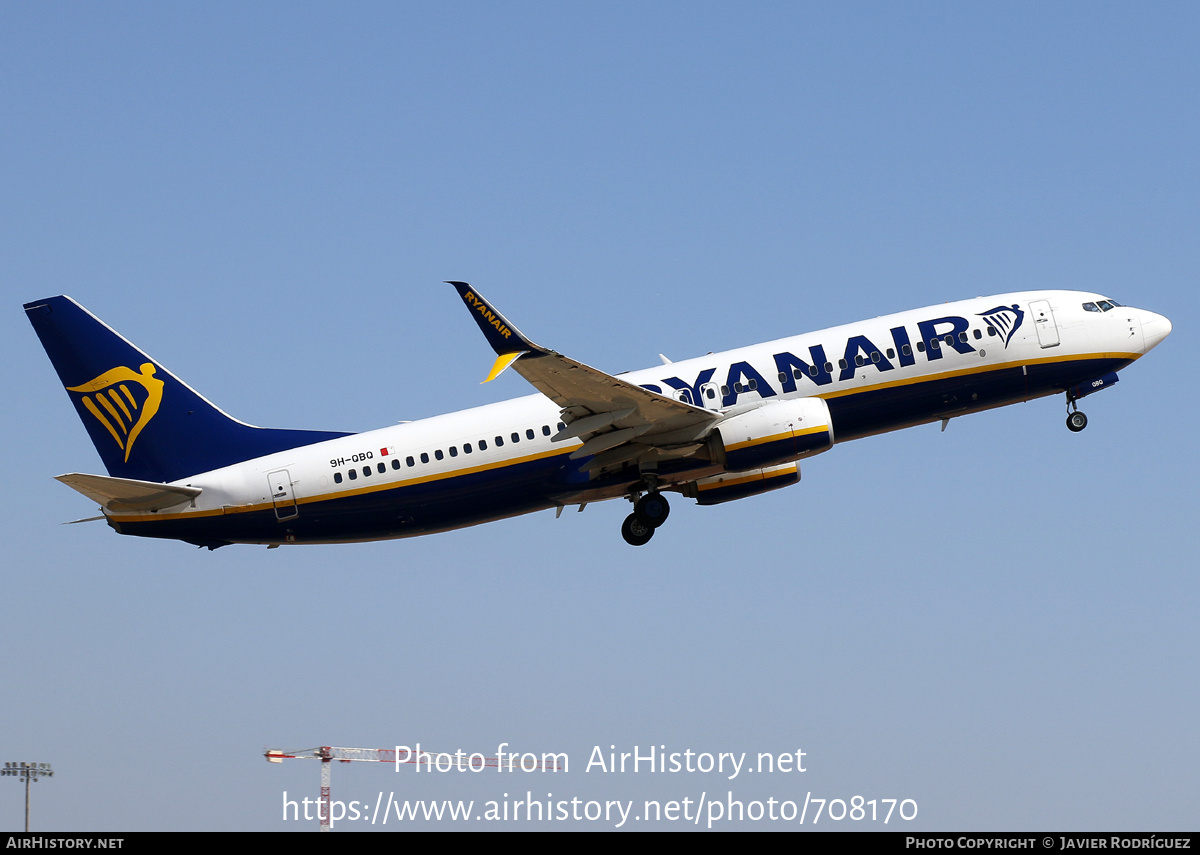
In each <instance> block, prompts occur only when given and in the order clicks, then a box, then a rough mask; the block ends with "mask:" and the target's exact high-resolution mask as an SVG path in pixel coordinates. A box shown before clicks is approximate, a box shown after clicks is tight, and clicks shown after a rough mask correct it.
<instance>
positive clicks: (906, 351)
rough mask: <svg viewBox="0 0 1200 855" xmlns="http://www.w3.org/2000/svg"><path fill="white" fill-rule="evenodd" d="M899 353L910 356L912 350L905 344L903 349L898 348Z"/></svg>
mask: <svg viewBox="0 0 1200 855" xmlns="http://www.w3.org/2000/svg"><path fill="white" fill-rule="evenodd" d="M900 352H901V353H903V354H904V355H905V356H912V348H911V347H909V346H908V345H907V344H906V345H904V347H902V348H900Z"/></svg>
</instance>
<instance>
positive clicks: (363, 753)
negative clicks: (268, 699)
mask: <svg viewBox="0 0 1200 855" xmlns="http://www.w3.org/2000/svg"><path fill="white" fill-rule="evenodd" d="M501 748H503V746H501ZM398 755H399V757H398ZM263 756H264V757H266V758H267V762H268V763H282V762H283V761H284V760H320V761H321V801H320V803H319V805H318V808H317V815H318V816H319V817H320V820H321V831H329V830H330V827H331V826H330V822H329V818H330V806H331V802H330V797H329V777H330V776H329V764H330V763H332V762H333V761H334V760H337V761H338V762H339V763H392V764H394V765H395V766H397V767H398V766H399V765H400V764H401V763H404V764H407V765H410V766H418V765H420V764H421V763H425V764H427V765H429V767H430V768H436V769H437V770H438V771H439V772H442V771H444V772H449V771H451V770H453V769H458V770H459V771H460V772H465V771H473V772H477V771H479V770H480V769H508V770H509V771H510V772H511V771H516V770H520V771H523V772H537V771H542V772H557V771H559V768H558V763H557V762H550V763H547V762H544V761H541V762H537V763H536V764H532V765H531V764H528V763H524V762H522V756H521V755H519V754H516V753H512V754H503V755H502V757H483V756H481V755H479V754H464V753H463V752H462V751H456V752H455V753H454V754H447V753H446V752H444V751H442V752H435V751H425V750H422V749H421V746H420V744H419V743H418V745H417V749H416V750H415V751H413V750H410V749H408V748H407V747H406V746H399V747H398V748H337V747H334V746H332V745H322V746H320V747H318V748H302V749H299V750H297V751H280V750H279V749H277V748H269V749H267V750H266V751H264V752H263ZM525 756H526V757H528V756H529V755H525ZM531 759H532V758H531Z"/></svg>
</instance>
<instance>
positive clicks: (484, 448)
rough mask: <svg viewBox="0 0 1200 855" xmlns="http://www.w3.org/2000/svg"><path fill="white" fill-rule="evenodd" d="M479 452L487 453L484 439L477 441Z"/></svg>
mask: <svg viewBox="0 0 1200 855" xmlns="http://www.w3.org/2000/svg"><path fill="white" fill-rule="evenodd" d="M479 450H480V451H487V440H486V439H481V440H479Z"/></svg>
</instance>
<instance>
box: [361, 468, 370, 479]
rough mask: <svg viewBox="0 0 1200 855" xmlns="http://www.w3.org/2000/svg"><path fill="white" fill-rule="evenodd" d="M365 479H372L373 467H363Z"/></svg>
mask: <svg viewBox="0 0 1200 855" xmlns="http://www.w3.org/2000/svg"><path fill="white" fill-rule="evenodd" d="M363 477H364V478H370V477H371V467H370V466H364V467H363Z"/></svg>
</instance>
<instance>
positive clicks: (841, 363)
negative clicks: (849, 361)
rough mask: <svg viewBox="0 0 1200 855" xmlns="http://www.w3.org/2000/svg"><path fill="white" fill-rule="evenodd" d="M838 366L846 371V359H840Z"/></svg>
mask: <svg viewBox="0 0 1200 855" xmlns="http://www.w3.org/2000/svg"><path fill="white" fill-rule="evenodd" d="M838 368H840V369H842V370H843V371H845V370H846V360H844V359H839V360H838Z"/></svg>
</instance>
